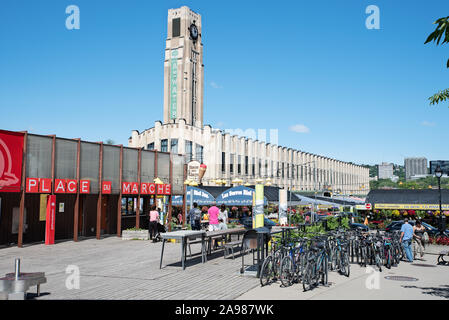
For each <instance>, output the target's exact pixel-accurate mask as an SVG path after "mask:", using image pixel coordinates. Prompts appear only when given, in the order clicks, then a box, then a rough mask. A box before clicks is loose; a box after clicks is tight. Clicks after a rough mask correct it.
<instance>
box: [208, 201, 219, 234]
mask: <svg viewBox="0 0 449 320" xmlns="http://www.w3.org/2000/svg"><path fill="white" fill-rule="evenodd" d="M215 204H216V203H215V202H213V203H212V206H211V207H210V208H209V210H207V213H208V214H209V231H216V230H219V227H218V215H219V214H220V209H218V208H217V206H216V205H215Z"/></svg>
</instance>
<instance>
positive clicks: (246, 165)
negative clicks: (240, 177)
mask: <svg viewBox="0 0 449 320" xmlns="http://www.w3.org/2000/svg"><path fill="white" fill-rule="evenodd" d="M245 174H246V175H248V156H245Z"/></svg>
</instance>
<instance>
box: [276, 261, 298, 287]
mask: <svg viewBox="0 0 449 320" xmlns="http://www.w3.org/2000/svg"><path fill="white" fill-rule="evenodd" d="M294 274H295V270H294V266H293V260H292V258H291V257H290V256H286V257H284V258H283V259H282V261H281V269H280V272H279V278H280V279H281V283H282V285H283V286H284V287H289V286H291V285H292V283H293V278H294Z"/></svg>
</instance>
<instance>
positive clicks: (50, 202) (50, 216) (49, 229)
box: [45, 195, 56, 245]
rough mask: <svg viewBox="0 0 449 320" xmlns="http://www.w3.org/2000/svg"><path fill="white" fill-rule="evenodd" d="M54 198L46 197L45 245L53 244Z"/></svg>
mask: <svg viewBox="0 0 449 320" xmlns="http://www.w3.org/2000/svg"><path fill="white" fill-rule="evenodd" d="M55 213H56V196H55V195H49V196H47V216H46V221H45V244H46V245H49V244H55Z"/></svg>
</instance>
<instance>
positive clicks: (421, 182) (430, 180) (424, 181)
mask: <svg viewBox="0 0 449 320" xmlns="http://www.w3.org/2000/svg"><path fill="white" fill-rule="evenodd" d="M429 186H431V187H432V188H438V179H437V178H435V177H434V176H429V177H425V178H421V179H417V180H411V181H406V180H405V179H399V181H398V182H393V181H391V180H390V179H380V180H378V181H370V188H371V190H375V189H382V188H393V189H429ZM441 188H442V189H449V179H448V178H442V179H441Z"/></svg>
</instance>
